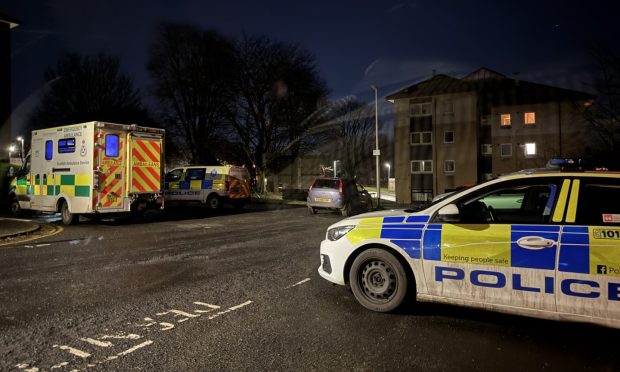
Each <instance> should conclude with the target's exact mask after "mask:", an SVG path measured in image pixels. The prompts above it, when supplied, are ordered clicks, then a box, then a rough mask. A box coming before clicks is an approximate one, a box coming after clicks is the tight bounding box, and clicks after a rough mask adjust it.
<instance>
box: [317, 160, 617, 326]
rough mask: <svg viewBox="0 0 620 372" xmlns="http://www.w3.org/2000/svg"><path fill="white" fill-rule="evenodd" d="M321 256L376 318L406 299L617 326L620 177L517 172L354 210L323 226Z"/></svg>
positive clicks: (332, 276)
mask: <svg viewBox="0 0 620 372" xmlns="http://www.w3.org/2000/svg"><path fill="white" fill-rule="evenodd" d="M320 257H321V266H320V267H319V270H318V271H319V274H320V275H321V276H322V277H323V278H325V279H327V280H329V281H330V282H333V283H336V284H340V285H346V284H350V286H351V289H352V291H353V293H354V295H355V297H356V299H357V300H358V301H359V303H360V304H362V305H363V306H364V307H366V308H368V309H371V310H375V311H381V312H385V311H391V310H394V309H396V308H397V307H398V306H399V305H401V304H402V303H403V301H404V300H405V298H406V297H407V296H408V295H414V296H415V297H416V299H417V300H420V301H432V302H443V303H450V304H457V305H464V306H471V307H479V308H484V309H488V310H496V311H502V312H507V313H515V314H522V315H529V316H535V317H541V318H549V319H557V320H572V321H583V322H592V323H597V324H601V325H607V326H612V327H620V174H618V173H609V172H581V173H560V172H553V173H552V172H548V173H543V172H537V173H533V174H516V175H510V176H505V177H502V178H499V179H495V180H491V181H488V182H486V183H483V184H480V185H478V186H474V187H472V188H469V189H466V190H463V191H461V192H458V193H455V194H454V195H451V196H448V197H447V198H446V199H444V200H442V201H440V202H438V203H437V204H434V205H431V206H430V207H429V208H427V209H425V210H422V211H420V212H416V213H408V211H406V210H405V211H402V210H392V211H382V212H376V213H367V214H362V215H359V216H356V217H354V218H348V219H344V220H342V221H340V222H338V223H335V224H333V225H332V226H330V227H329V228H328V230H327V234H326V237H325V240H324V241H323V242H322V243H321V249H320Z"/></svg>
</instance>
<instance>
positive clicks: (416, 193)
mask: <svg viewBox="0 0 620 372" xmlns="http://www.w3.org/2000/svg"><path fill="white" fill-rule="evenodd" d="M432 200H433V192H432V191H430V190H412V191H411V201H413V202H424V203H428V202H430V201H432Z"/></svg>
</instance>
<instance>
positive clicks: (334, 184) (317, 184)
mask: <svg viewBox="0 0 620 372" xmlns="http://www.w3.org/2000/svg"><path fill="white" fill-rule="evenodd" d="M312 187H313V188H316V189H337V188H339V187H340V180H329V179H322V178H319V179H317V180H316V181H314V185H313V186H312Z"/></svg>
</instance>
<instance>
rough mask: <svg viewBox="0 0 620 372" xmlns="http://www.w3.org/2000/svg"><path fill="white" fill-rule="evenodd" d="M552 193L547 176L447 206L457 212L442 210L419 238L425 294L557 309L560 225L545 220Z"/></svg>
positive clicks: (505, 184) (500, 185) (555, 187)
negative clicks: (420, 240) (555, 294)
mask: <svg viewBox="0 0 620 372" xmlns="http://www.w3.org/2000/svg"><path fill="white" fill-rule="evenodd" d="M557 191H558V185H557V184H556V183H555V182H554V181H552V180H551V179H542V178H534V179H520V180H509V181H504V182H500V183H495V184H493V185H490V186H488V187H486V188H484V189H481V190H478V191H475V192H472V193H468V194H466V195H464V196H463V197H461V198H460V199H458V200H457V201H456V202H455V204H454V205H451V206H448V207H447V208H451V207H452V208H454V207H455V206H456V208H458V215H453V216H452V217H448V216H446V215H443V216H442V215H440V213H441V212H442V211H441V210H440V211H439V213H438V214H437V215H436V216H435V217H434V219H433V221H432V222H431V223H430V224H429V225H428V227H427V230H426V232H425V236H424V240H423V257H424V270H425V276H426V278H427V284H428V289H429V294H431V295H435V296H441V297H448V298H453V299H460V300H463V301H464V302H475V303H478V304H500V305H509V306H516V307H527V308H535V309H540V310H549V311H555V296H554V294H553V280H554V278H555V265H556V254H557V241H558V238H559V231H560V226H559V225H552V224H550V217H551V213H552V210H553V206H554V203H555V200H556V199H557V198H556V195H557V194H558V192H557ZM444 208H445V207H444Z"/></svg>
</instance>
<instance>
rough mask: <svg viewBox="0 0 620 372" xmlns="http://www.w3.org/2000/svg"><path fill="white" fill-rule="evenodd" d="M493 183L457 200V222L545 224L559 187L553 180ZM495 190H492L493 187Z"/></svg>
mask: <svg viewBox="0 0 620 372" xmlns="http://www.w3.org/2000/svg"><path fill="white" fill-rule="evenodd" d="M536 182H537V183H535V184H530V185H527V184H526V185H524V184H523V180H519V181H516V182H513V183H512V185H511V186H509V185H504V186H502V185H500V186H499V187H500V188H496V187H497V186H492V187H491V189H492V190H491V191H486V190H482V191H481V193H482V194H480V193H479V194H478V195H477V196H474V197H473V198H471V197H466V198H467V199H464V200H459V201H457V203H456V204H457V207H458V208H459V212H460V216H459V222H460V223H515V224H528V223H530V224H540V223H548V222H549V219H550V217H551V212H552V210H553V205H554V202H555V196H556V194H557V190H558V186H557V185H556V184H555V183H539V182H541V181H536ZM493 189H494V190H493Z"/></svg>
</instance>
